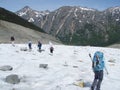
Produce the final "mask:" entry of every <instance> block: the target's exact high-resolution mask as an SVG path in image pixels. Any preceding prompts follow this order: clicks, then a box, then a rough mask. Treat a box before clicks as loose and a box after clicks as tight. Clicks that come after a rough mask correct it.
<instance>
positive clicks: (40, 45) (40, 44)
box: [38, 41, 42, 52]
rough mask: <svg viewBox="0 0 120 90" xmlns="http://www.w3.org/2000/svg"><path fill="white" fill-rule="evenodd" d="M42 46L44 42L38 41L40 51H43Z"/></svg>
mask: <svg viewBox="0 0 120 90" xmlns="http://www.w3.org/2000/svg"><path fill="white" fill-rule="evenodd" d="M41 47H42V43H41V42H40V41H38V49H39V52H41Z"/></svg>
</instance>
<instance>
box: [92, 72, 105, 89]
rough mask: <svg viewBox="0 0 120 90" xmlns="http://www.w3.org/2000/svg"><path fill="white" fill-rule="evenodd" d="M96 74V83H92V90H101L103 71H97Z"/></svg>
mask: <svg viewBox="0 0 120 90" xmlns="http://www.w3.org/2000/svg"><path fill="white" fill-rule="evenodd" d="M94 73H95V75H94V81H93V83H92V86H91V90H100V86H101V82H102V80H103V70H100V71H95V72H94ZM95 88H96V89H95Z"/></svg>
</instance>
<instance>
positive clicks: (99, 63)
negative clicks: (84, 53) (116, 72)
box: [90, 51, 108, 90]
mask: <svg viewBox="0 0 120 90" xmlns="http://www.w3.org/2000/svg"><path fill="white" fill-rule="evenodd" d="M90 57H91V56H90ZM92 68H93V71H94V80H93V83H92V86H91V90H100V87H101V82H102V80H103V69H104V68H105V70H106V72H107V69H106V67H105V62H104V54H103V52H100V51H96V52H95V54H94V57H93V60H92ZM107 74H108V72H107ZM95 88H96V89H95Z"/></svg>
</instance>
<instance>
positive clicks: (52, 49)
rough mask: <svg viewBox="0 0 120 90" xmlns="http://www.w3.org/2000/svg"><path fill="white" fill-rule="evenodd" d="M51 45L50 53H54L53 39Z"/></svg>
mask: <svg viewBox="0 0 120 90" xmlns="http://www.w3.org/2000/svg"><path fill="white" fill-rule="evenodd" d="M49 45H50V53H51V54H53V51H54V48H53V44H52V42H51V41H49Z"/></svg>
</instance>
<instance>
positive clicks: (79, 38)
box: [18, 6, 120, 46]
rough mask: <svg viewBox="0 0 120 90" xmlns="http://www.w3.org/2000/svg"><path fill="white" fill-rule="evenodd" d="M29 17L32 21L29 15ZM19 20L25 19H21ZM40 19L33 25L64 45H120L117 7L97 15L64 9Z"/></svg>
mask: <svg viewBox="0 0 120 90" xmlns="http://www.w3.org/2000/svg"><path fill="white" fill-rule="evenodd" d="M21 11H22V10H21ZM19 13H24V12H19ZM31 13H32V12H31ZM18 15H19V14H18ZM28 16H30V17H32V16H31V14H27V15H26V17H28ZM21 17H23V18H24V19H27V18H25V17H24V15H22V16H21ZM40 18H41V19H37V20H39V21H38V23H37V24H36V22H33V23H34V24H36V25H37V26H39V27H41V28H42V29H43V30H44V31H45V32H46V33H48V34H51V35H53V36H56V37H58V38H59V39H60V40H61V41H62V42H64V43H65V44H74V45H94V46H106V45H110V44H113V43H116V42H120V35H119V33H120V25H119V24H120V7H111V8H108V9H106V10H104V11H98V10H96V9H91V8H86V7H79V6H63V7H60V8H59V9H57V10H55V11H52V12H49V13H47V14H44V15H43V16H42V17H40ZM29 19H30V18H29ZM33 19H34V18H33ZM27 20H28V19H27ZM28 21H29V20H28Z"/></svg>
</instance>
